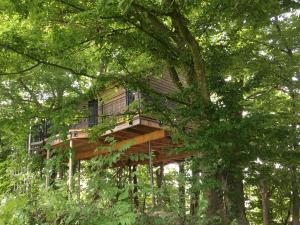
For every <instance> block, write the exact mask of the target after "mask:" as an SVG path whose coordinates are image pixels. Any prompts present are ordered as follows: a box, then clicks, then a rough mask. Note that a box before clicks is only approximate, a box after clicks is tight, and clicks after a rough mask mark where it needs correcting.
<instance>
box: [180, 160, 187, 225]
mask: <svg viewBox="0 0 300 225" xmlns="http://www.w3.org/2000/svg"><path fill="white" fill-rule="evenodd" d="M184 177H185V168H184V163H183V162H181V163H179V178H178V191H179V203H178V205H179V216H180V225H185V224H186V212H185V181H184Z"/></svg>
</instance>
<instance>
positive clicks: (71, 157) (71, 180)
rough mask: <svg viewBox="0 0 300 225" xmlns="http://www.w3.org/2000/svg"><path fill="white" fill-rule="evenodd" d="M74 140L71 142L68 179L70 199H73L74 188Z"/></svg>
mask: <svg viewBox="0 0 300 225" xmlns="http://www.w3.org/2000/svg"><path fill="white" fill-rule="evenodd" d="M72 148H73V140H72V139H71V140H70V150H69V179H68V189H69V199H71V195H72V187H73V153H72Z"/></svg>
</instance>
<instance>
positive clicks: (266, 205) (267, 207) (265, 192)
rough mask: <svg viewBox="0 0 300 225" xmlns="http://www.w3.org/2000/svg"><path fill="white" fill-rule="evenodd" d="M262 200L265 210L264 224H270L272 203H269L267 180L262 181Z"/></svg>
mask: <svg viewBox="0 0 300 225" xmlns="http://www.w3.org/2000/svg"><path fill="white" fill-rule="evenodd" d="M260 189H261V202H262V210H263V222H264V225H270V204H269V187H268V184H267V182H266V180H264V179H263V180H261V181H260Z"/></svg>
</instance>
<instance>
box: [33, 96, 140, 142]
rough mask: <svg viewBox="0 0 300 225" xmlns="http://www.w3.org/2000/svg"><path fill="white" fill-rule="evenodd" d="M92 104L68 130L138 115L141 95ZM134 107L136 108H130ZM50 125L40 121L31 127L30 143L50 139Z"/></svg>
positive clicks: (45, 121)
mask: <svg viewBox="0 0 300 225" xmlns="http://www.w3.org/2000/svg"><path fill="white" fill-rule="evenodd" d="M94 104H97V105H92V104H91V105H89V108H88V109H85V110H84V112H82V114H83V115H84V116H83V117H81V118H80V119H79V120H78V122H77V123H74V124H73V125H71V126H70V127H69V129H84V128H88V127H92V126H94V125H96V124H98V123H101V122H103V121H104V120H105V119H110V118H112V117H118V118H120V117H124V116H126V115H129V114H130V115H132V114H135V115H137V114H139V113H140V112H141V95H140V93H138V92H136V93H134V92H128V91H127V92H126V93H125V94H124V93H123V94H122V95H119V96H116V97H115V98H114V99H112V100H110V101H108V102H106V103H105V102H98V101H94ZM133 105H135V106H136V107H134V109H133V108H131V106H133ZM49 128H50V123H49V122H48V121H47V120H42V123H40V124H36V125H34V126H32V127H31V143H36V142H42V141H44V140H45V139H46V138H48V137H50V135H51V134H50V132H49Z"/></svg>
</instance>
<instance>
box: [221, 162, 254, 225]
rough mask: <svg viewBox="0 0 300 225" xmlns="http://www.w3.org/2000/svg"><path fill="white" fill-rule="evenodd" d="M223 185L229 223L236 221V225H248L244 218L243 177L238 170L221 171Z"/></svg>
mask: <svg viewBox="0 0 300 225" xmlns="http://www.w3.org/2000/svg"><path fill="white" fill-rule="evenodd" d="M223 182H224V183H223V185H224V186H225V187H226V189H227V190H226V191H225V195H226V199H227V206H228V208H227V210H228V211H227V213H228V217H229V218H230V221H233V220H236V221H237V224H238V225H249V221H248V219H247V217H246V208H245V199H244V184H243V175H242V171H240V169H238V168H235V170H233V168H231V169H228V170H226V171H225V170H224V171H223Z"/></svg>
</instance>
